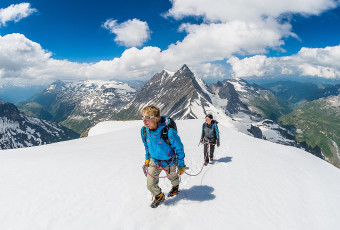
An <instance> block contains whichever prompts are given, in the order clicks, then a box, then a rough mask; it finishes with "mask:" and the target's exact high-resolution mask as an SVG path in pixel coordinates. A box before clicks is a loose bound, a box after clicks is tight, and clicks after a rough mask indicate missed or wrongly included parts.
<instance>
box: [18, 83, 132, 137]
mask: <svg viewBox="0 0 340 230" xmlns="http://www.w3.org/2000/svg"><path fill="white" fill-rule="evenodd" d="M135 93H136V90H135V89H134V88H132V87H130V86H129V85H128V84H126V83H122V82H116V81H89V80H88V81H81V82H75V83H65V82H62V81H57V82H54V83H52V84H51V85H50V86H48V87H47V88H46V89H45V90H43V91H42V92H41V93H38V94H37V95H35V96H34V97H33V98H32V99H31V102H30V103H24V104H20V108H21V109H22V111H23V112H26V113H28V112H29V111H30V112H32V113H35V112H34V111H32V104H31V103H32V102H34V104H33V105H34V106H33V107H34V108H37V107H39V105H41V106H42V108H43V109H44V111H43V112H44V114H45V115H46V116H48V114H51V118H50V120H51V121H55V122H59V123H60V124H62V125H64V126H66V127H68V128H70V129H73V130H74V131H76V132H78V133H82V132H84V131H85V130H86V129H87V128H88V127H90V126H92V125H93V124H94V123H95V122H96V121H98V120H101V119H108V118H110V117H111V116H112V114H114V113H117V111H119V109H120V108H122V107H123V106H125V105H126V104H128V103H129V102H130V101H131V100H132V98H133V97H134V96H135Z"/></svg>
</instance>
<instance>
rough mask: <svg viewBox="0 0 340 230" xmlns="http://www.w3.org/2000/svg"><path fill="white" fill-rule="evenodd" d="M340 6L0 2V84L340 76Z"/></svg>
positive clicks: (282, 1) (208, 0)
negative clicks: (167, 74)
mask: <svg viewBox="0 0 340 230" xmlns="http://www.w3.org/2000/svg"><path fill="white" fill-rule="evenodd" d="M339 4H340V2H339V0H315V1H310V0H262V1H260V0H259V1H254V0H242V1H241V0H240V1H238V2H235V1H229V0H172V1H169V0H138V1H137V0H125V1H121V0H120V1H117V0H96V1H89V0H82V1H80V0H68V1H66V0H58V1H57V0H49V1H44V0H30V1H7V0H5V1H1V2H0V80H1V82H18V83H19V82H20V83H23V84H25V83H27V84H30V83H31V84H33V83H41V82H44V83H45V82H51V81H54V80H57V79H61V80H85V79H103V80H109V79H120V80H126V79H143V80H145V79H148V78H151V77H152V75H153V74H154V73H155V72H158V71H161V70H162V69H167V70H169V71H176V70H177V69H178V68H180V67H181V66H182V65H183V64H188V66H189V67H190V68H191V69H192V70H193V71H194V72H195V73H196V74H197V75H199V76H201V77H202V78H226V77H244V78H246V77H254V76H258V77H266V76H270V77H272V76H300V77H306V76H313V77H321V78H330V79H339V78H340V7H339ZM0 84H1V83H0Z"/></svg>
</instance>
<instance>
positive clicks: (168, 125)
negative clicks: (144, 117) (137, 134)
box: [143, 117, 177, 145]
mask: <svg viewBox="0 0 340 230" xmlns="http://www.w3.org/2000/svg"><path fill="white" fill-rule="evenodd" d="M165 123H166V126H165V127H164V128H163V129H162V134H161V138H162V139H163V140H164V142H165V143H167V144H168V145H170V141H169V137H168V130H169V128H172V129H174V130H176V131H177V125H176V122H175V121H174V120H173V119H172V118H170V117H166V118H165ZM143 136H144V140H145V141H146V128H145V126H144V127H143Z"/></svg>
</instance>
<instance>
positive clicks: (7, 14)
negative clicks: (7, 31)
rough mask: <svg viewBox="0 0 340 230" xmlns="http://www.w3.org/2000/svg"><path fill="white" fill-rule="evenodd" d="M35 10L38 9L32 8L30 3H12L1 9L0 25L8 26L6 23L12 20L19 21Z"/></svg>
mask: <svg viewBox="0 0 340 230" xmlns="http://www.w3.org/2000/svg"><path fill="white" fill-rule="evenodd" d="M35 12H37V10H36V9H34V8H31V5H30V3H20V4H12V5H10V6H9V7H7V8H2V9H0V26H6V23H7V22H10V21H14V22H18V21H20V20H21V19H23V18H26V17H28V16H29V15H31V14H33V13H35Z"/></svg>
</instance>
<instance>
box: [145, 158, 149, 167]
mask: <svg viewBox="0 0 340 230" xmlns="http://www.w3.org/2000/svg"><path fill="white" fill-rule="evenodd" d="M149 162H150V159H146V160H145V165H146V167H149Z"/></svg>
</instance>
